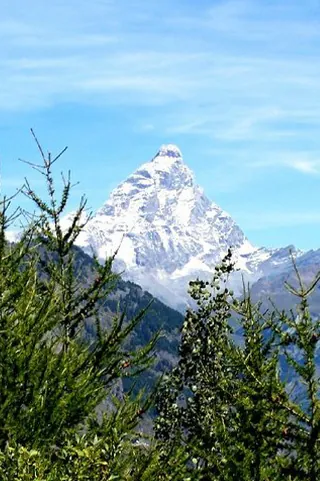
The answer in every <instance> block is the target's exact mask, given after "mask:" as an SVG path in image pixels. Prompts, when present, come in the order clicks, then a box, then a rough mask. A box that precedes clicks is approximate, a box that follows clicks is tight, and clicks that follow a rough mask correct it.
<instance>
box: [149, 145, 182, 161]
mask: <svg viewBox="0 0 320 481" xmlns="http://www.w3.org/2000/svg"><path fill="white" fill-rule="evenodd" d="M158 157H169V158H174V159H180V160H182V153H181V150H180V149H179V147H177V146H176V145H174V144H163V145H161V147H160V150H159V152H158V153H157V155H156V156H155V157H154V158H153V160H155V159H157V158H158Z"/></svg>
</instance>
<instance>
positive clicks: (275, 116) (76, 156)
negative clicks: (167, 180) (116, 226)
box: [0, 0, 320, 249]
mask: <svg viewBox="0 0 320 481" xmlns="http://www.w3.org/2000/svg"><path fill="white" fill-rule="evenodd" d="M0 78H1V89H0V164H1V165H0V169H1V176H2V189H3V190H4V191H5V192H6V193H10V192H13V191H14V189H15V188H16V187H17V186H18V185H20V183H21V181H22V179H23V177H24V176H25V175H28V177H29V178H30V179H31V181H33V182H34V185H36V186H37V187H38V189H40V191H41V189H42V185H41V179H39V177H37V176H36V174H35V173H34V172H33V171H30V170H29V168H28V167H27V166H26V165H23V164H21V163H19V161H18V158H19V157H22V158H24V159H27V160H30V161H33V160H37V159H38V157H37V152H36V149H35V146H34V144H33V141H32V138H31V136H30V133H29V128H30V127H33V128H34V129H35V131H36V133H37V135H38V137H39V138H40V140H41V142H42V143H43V145H44V147H45V148H47V149H49V150H51V151H53V152H57V151H58V150H59V149H60V148H63V147H64V146H65V145H68V147H69V150H68V152H67V153H66V155H65V156H64V159H63V161H61V163H60V166H59V168H58V170H60V169H63V170H68V169H71V170H72V173H73V178H74V180H79V181H80V185H79V186H77V187H76V188H75V190H74V197H73V201H72V203H71V205H70V208H74V206H75V205H76V200H77V199H78V197H79V196H80V194H81V193H83V192H84V193H86V194H87V197H88V198H89V205H90V206H91V207H92V208H93V209H95V208H97V207H99V206H100V205H101V204H102V203H103V202H104V201H105V200H106V199H107V197H108V195H109V193H110V191H111V189H112V188H113V187H115V186H116V185H117V184H118V183H119V182H120V181H121V180H123V179H124V178H125V177H126V176H127V175H128V174H130V173H131V172H132V171H133V170H135V169H136V168H137V167H138V166H139V165H140V164H141V163H142V162H145V161H147V160H149V159H150V158H151V157H152V156H153V155H154V154H155V153H156V151H157V150H158V148H159V146H160V145H161V144H162V143H169V142H170V143H175V144H177V145H178V146H179V147H180V149H181V150H182V152H183V154H184V159H185V161H186V163H187V164H188V165H189V166H190V167H191V168H192V169H193V171H194V172H195V175H196V179H197V182H198V183H199V184H200V185H202V186H203V187H204V189H205V192H206V194H207V195H208V197H210V198H211V199H212V200H214V201H215V202H217V203H218V204H220V205H221V206H222V207H223V208H224V209H225V210H227V211H228V212H229V213H230V214H231V215H232V216H233V217H234V219H235V220H236V221H237V222H238V223H239V224H240V226H241V227H242V229H243V230H244V231H245V233H246V235H247V236H248V237H249V239H250V240H251V241H252V242H253V243H255V244H257V245H267V246H282V245H288V244H291V243H294V244H295V245H297V246H298V247H300V248H303V249H309V248H319V247H320V202H319V197H320V196H319V193H320V133H319V127H320V80H319V79H320V1H319V0H304V1H303V2H301V0H281V1H280V0H277V1H275V0H230V1H224V0H222V1H215V0H211V1H209V0H197V1H194V0H170V1H169V0H161V2H160V1H159V0H148V1H146V0H91V1H90V2H88V1H87V0H86V1H84V0H52V1H51V2H43V1H40V0H28V1H25V0H1V17H0ZM21 202H23V199H21Z"/></svg>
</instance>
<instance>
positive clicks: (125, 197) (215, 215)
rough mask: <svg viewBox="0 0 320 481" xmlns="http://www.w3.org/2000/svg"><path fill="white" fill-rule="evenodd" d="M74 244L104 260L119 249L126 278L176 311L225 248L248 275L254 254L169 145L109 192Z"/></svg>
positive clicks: (223, 252)
mask: <svg viewBox="0 0 320 481" xmlns="http://www.w3.org/2000/svg"><path fill="white" fill-rule="evenodd" d="M79 244H80V246H82V247H83V248H84V249H85V250H86V251H87V252H89V253H90V252H91V248H93V249H94V250H95V251H96V252H97V254H98V256H99V257H101V258H104V257H105V256H107V255H111V254H112V253H113V252H114V251H115V250H116V249H119V251H118V255H117V263H118V268H119V269H121V270H122V271H123V272H124V276H125V277H126V278H129V279H131V280H134V281H135V282H137V283H139V284H140V285H142V287H144V288H145V289H148V290H149V291H151V293H153V294H154V295H156V296H158V297H159V298H160V299H162V300H164V301H165V302H167V303H168V304H170V305H175V306H177V305H181V304H182V303H185V299H186V292H187V284H188V281H189V280H190V279H194V278H195V277H197V276H200V277H204V276H205V277H210V276H211V274H212V272H213V269H214V267H215V266H216V264H217V263H218V262H219V261H220V260H221V258H222V257H223V255H225V253H226V252H227V250H228V248H229V247H230V246H232V248H233V251H234V258H235V261H236V262H237V263H238V265H239V267H240V268H241V269H243V270H245V271H246V270H247V271H249V268H248V256H250V254H251V253H253V252H256V251H257V249H256V248H255V247H253V246H252V245H251V244H250V242H249V241H248V240H247V239H246V238H245V236H244V234H243V232H242V231H241V229H240V228H239V227H238V226H237V225H236V223H235V222H234V221H233V220H232V218H231V217H230V215H229V214H227V213H226V212H225V211H223V210H222V209H221V208H220V207H219V206H218V205H217V204H215V203H213V202H211V201H210V200H209V199H208V198H207V197H206V196H205V194H204V192H203V190H202V189H201V188H200V187H199V186H198V185H197V184H196V182H195V179H194V175H193V172H192V171H191V170H190V169H189V167H188V166H187V165H186V164H185V163H184V161H183V157H182V153H181V151H180V150H179V148H178V147H176V146H175V145H172V144H169V145H163V146H162V147H161V148H160V150H159V151H158V153H157V154H156V155H155V156H154V157H153V159H152V160H151V161H149V162H146V163H144V164H142V165H141V166H140V167H139V168H138V169H137V170H136V171H135V172H134V173H132V174H131V175H129V177H128V178H127V179H126V180H125V181H123V182H122V183H121V184H120V185H119V186H118V187H117V188H116V189H114V190H113V192H112V193H111V195H110V198H109V199H108V200H107V201H106V202H105V204H104V205H103V206H102V207H101V208H100V209H99V210H98V211H97V212H96V214H95V215H94V216H93V218H92V219H91V220H90V222H89V223H88V225H87V226H86V230H85V232H84V233H83V234H82V235H81V236H80V238H79ZM173 287H174V299H175V300H174V301H173V300H172V299H169V297H170V293H171V297H172V288H173Z"/></svg>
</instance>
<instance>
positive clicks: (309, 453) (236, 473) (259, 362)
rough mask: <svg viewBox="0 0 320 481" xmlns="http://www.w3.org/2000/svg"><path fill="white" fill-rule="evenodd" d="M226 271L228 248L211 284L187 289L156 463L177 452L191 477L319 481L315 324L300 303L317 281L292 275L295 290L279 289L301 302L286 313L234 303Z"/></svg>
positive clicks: (161, 399)
mask: <svg viewBox="0 0 320 481" xmlns="http://www.w3.org/2000/svg"><path fill="white" fill-rule="evenodd" d="M232 270H233V266H232V263H231V252H230V251H229V253H228V255H227V256H226V257H225V258H224V259H223V261H222V264H221V265H220V266H218V267H216V273H215V275H214V278H213V281H212V282H211V283H208V282H204V281H201V280H197V281H194V282H191V283H190V293H191V297H192V298H193V300H194V301H196V302H197V308H196V309H194V310H193V309H192V310H191V309H190V310H188V312H187V314H186V317H185V322H184V325H183V328H182V332H181V343H180V361H179V363H178V365H177V367H176V368H174V369H173V371H172V372H171V373H169V374H168V375H166V376H164V379H163V381H162V383H161V385H160V387H159V389H158V397H157V403H156V404H157V412H158V414H157V418H156V421H155V433H156V437H157V438H158V440H159V446H160V448H159V449H160V452H161V453H162V457H163V459H170V458H171V457H172V455H173V453H174V452H175V450H177V449H178V447H180V449H184V452H185V456H186V457H185V459H186V461H185V465H186V467H187V468H188V473H189V475H190V476H194V477H195V479H199V480H214V481H230V480H236V479H237V480H240V479H241V480H243V481H270V480H272V481H280V480H283V479H288V480H290V481H298V480H300V479H301V480H307V479H308V480H312V481H315V480H318V479H320V473H319V454H320V452H319V433H320V417H319V366H318V361H319V358H318V357H317V352H318V350H317V348H318V345H319V335H320V331H319V328H320V321H319V319H314V317H312V316H311V314H310V309H309V307H308V301H307V299H308V296H309V295H310V294H311V292H312V290H313V289H315V288H316V286H317V284H318V282H319V280H320V275H319V276H316V278H315V279H314V281H313V282H312V284H311V285H310V286H309V287H304V286H303V284H302V281H301V278H300V276H299V272H298V270H297V269H296V272H297V276H298V280H299V288H293V287H292V286H287V287H288V289H289V290H291V292H292V293H293V294H294V295H296V296H297V297H298V298H299V299H300V304H299V306H298V308H297V310H295V311H292V313H291V315H289V314H288V312H279V311H278V310H277V309H276V307H275V306H273V305H272V304H271V306H272V309H269V310H263V309H262V304H261V303H254V302H253V301H252V299H251V296H250V291H249V289H248V290H247V289H246V288H245V286H244V290H243V295H242V297H241V298H239V299H236V298H235V297H234V295H233V293H232V292H230V291H229V290H228V288H227V279H228V276H229V274H230V273H231V272H232ZM231 326H238V328H237V334H238V337H240V339H241V341H240V343H239V342H235V337H234V336H233V329H232V327H231ZM284 360H285V361H286V363H287V367H285V366H284V364H285V363H284ZM289 368H291V371H290V369H289ZM293 387H294V388H293ZM177 479H178V478H177ZM190 479H191V478H190Z"/></svg>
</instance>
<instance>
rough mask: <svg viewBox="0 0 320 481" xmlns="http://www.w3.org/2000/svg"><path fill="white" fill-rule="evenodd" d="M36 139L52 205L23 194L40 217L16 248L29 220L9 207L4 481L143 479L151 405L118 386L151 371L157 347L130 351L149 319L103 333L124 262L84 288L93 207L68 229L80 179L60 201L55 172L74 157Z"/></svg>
mask: <svg viewBox="0 0 320 481" xmlns="http://www.w3.org/2000/svg"><path fill="white" fill-rule="evenodd" d="M32 133H33V132H32ZM33 135H34V134H33ZM34 139H35V141H36V142H37V146H38V149H39V152H40V155H41V163H40V164H33V163H32V164H31V167H32V168H34V169H36V170H37V171H38V172H39V174H40V175H42V176H43V181H44V182H45V183H46V187H47V197H46V198H45V199H43V198H41V197H40V196H39V195H38V194H37V193H36V191H35V190H34V189H33V188H32V186H31V185H30V184H29V182H28V181H27V180H26V181H25V184H24V186H23V188H22V192H23V194H24V195H26V196H27V197H28V198H29V199H30V200H31V201H32V202H33V204H34V205H35V207H36V210H35V213H34V214H33V215H32V216H31V217H30V216H29V218H28V219H29V220H28V224H27V226H25V228H24V231H23V233H22V235H21V237H20V239H19V240H18V241H17V242H16V243H10V242H8V241H7V231H8V229H9V228H10V225H11V223H12V222H13V220H16V219H17V217H18V216H19V215H21V212H19V211H15V212H14V213H13V214H10V212H11V205H10V204H11V202H12V201H13V199H6V198H5V197H4V198H3V199H2V201H1V213H0V477H1V479H2V480H9V479H10V480H12V479H17V480H20V479H21V480H22V479H23V480H27V479H48V480H49V479H52V480H55V479H57V480H58V479H59V480H62V479H64V480H69V479H70V480H71V479H90V480H95V479H97V480H98V479H99V480H104V479H136V478H135V477H134V476H135V475H134V469H135V468H134V467H135V465H136V461H135V459H137V457H139V459H140V454H141V453H142V451H143V450H142V448H138V447H135V446H136V442H137V440H139V439H140V438H139V435H138V432H137V430H136V427H137V425H138V423H139V421H140V418H141V416H142V415H143V413H144V411H145V410H146V408H147V403H148V401H146V400H145V398H144V397H142V396H138V397H137V398H135V399H131V398H130V396H128V395H124V396H123V399H122V400H119V399H117V398H115V397H114V396H113V394H114V386H115V384H116V383H119V382H120V381H121V379H122V378H123V376H126V375H130V376H131V377H134V375H135V373H137V372H140V371H141V370H143V369H144V368H145V367H147V366H148V365H150V363H151V362H152V351H153V348H154V344H155V339H152V340H151V342H150V343H149V344H148V345H146V346H144V347H143V348H140V349H138V350H135V351H127V350H126V349H125V341H126V340H127V338H128V336H129V335H130V334H131V333H132V332H133V330H134V329H135V327H136V326H137V324H138V323H139V321H140V319H141V318H142V316H143V314H144V312H141V313H140V314H139V315H138V316H136V317H134V318H133V319H126V316H125V313H119V314H117V313H115V314H114V317H113V320H112V323H111V325H110V328H109V329H102V326H101V320H100V310H101V306H102V305H103V301H104V300H105V299H106V298H107V296H108V295H110V293H111V292H112V290H113V289H114V287H115V283H116V281H117V278H118V276H117V275H116V274H115V273H114V272H113V271H112V262H113V258H114V257H111V258H107V259H106V261H105V262H104V263H102V264H100V263H99V262H97V261H96V262H95V275H94V278H93V279H92V281H90V280H88V282H87V283H83V281H81V280H80V278H79V276H78V275H77V273H76V272H75V269H74V245H75V241H76V239H77V237H78V235H79V233H80V232H81V230H82V229H83V228H84V226H85V224H84V222H83V221H82V219H83V214H84V212H85V209H86V200H85V199H84V198H82V199H81V202H80V205H79V207H78V209H77V211H76V212H75V214H74V217H73V220H72V222H71V224H70V226H69V227H68V228H64V229H63V227H62V225H61V216H62V215H64V214H65V212H66V209H67V206H68V201H69V197H70V192H71V188H72V184H71V179H70V175H68V177H67V178H64V177H63V186H62V194H61V196H60V197H59V196H57V194H56V184H55V180H54V175H53V168H54V165H55V163H56V162H57V161H58V159H60V157H61V155H62V154H63V153H64V151H65V150H66V149H64V150H63V151H62V152H61V153H60V154H59V155H57V156H55V157H53V156H51V154H48V155H45V153H44V151H43V149H42V147H41V145H40V144H39V142H38V140H37V138H36V137H35V136H34ZM58 197H59V198H58ZM14 200H15V199H14ZM89 319H90V320H91V322H93V321H94V322H95V325H96V336H95V338H94V339H91V341H88V340H87V339H85V337H84V335H83V334H84V326H85V323H86V321H87V320H89ZM107 397H109V398H110V399H112V403H111V404H112V409H111V411H109V412H107V413H105V414H104V415H103V416H102V419H100V420H99V422H98V421H97V419H96V418H97V415H96V409H97V407H98V406H99V405H100V404H101V402H102V401H104V400H105V399H106V398H107ZM138 444H139V443H138ZM137 450H138V452H139V456H138V454H137ZM130 453H131V454H130ZM131 455H132V457H131V458H130V456H131ZM141 456H142V458H141V459H144V455H142V454H141ZM129 459H130V460H129ZM144 462H145V463H147V461H146V460H144ZM131 465H132V466H131ZM130 466H131V467H130ZM137 469H138V467H137ZM112 476H114V477H113V478H112ZM130 476H131V477H130ZM139 479H140V478H139ZM141 479H143V478H142V477H141Z"/></svg>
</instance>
